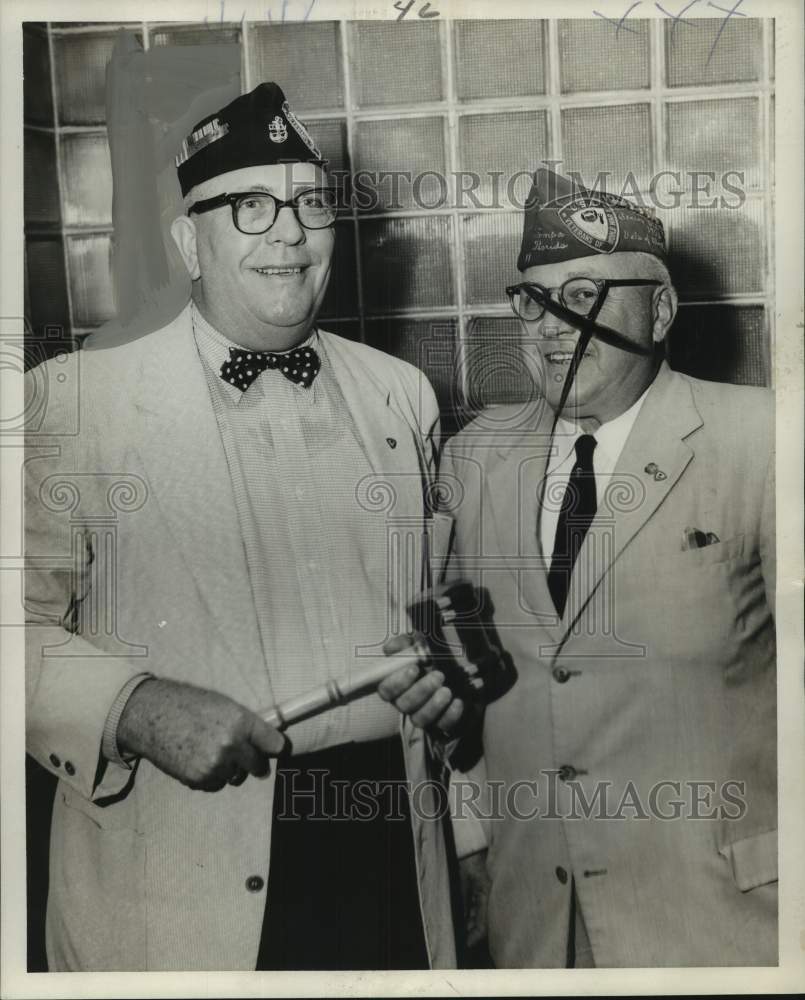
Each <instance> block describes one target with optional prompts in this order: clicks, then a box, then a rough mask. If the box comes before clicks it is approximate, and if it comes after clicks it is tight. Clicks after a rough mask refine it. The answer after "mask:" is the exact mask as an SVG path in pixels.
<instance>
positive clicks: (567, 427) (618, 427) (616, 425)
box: [550, 385, 651, 472]
mask: <svg viewBox="0 0 805 1000" xmlns="http://www.w3.org/2000/svg"><path fill="white" fill-rule="evenodd" d="M650 388H651V385H649V386H647V388H646V389H645V391H644V392H643V394H642V395H641V396H640V397H639V398H638V399H636V400H635V401H634V403H632V405H631V406H630V407H629V409H628V410H624V411H623V413H620V414H618V416H617V417H614V418H613V419H612V420H608V421H607V422H606V423H604V424H601V426H600V427H599V428H598V429H597V430H596V431H594V432H593V436H594V437H595V440H596V442H597V445H596V449H595V459H594V461H595V465H596V469H604V468H606V469H607V470H608V471H610V472H611V471H613V470H614V469H615V466H616V464H617V462H618V459H619V458H620V456H621V452H622V451H623V448H624V445H625V444H626V440H627V438H628V437H629V434H630V433H631V430H632V427H634V423H635V421H636V420H637V416H638V414H639V413H640V409H641V407H642V406H643V403H644V402H645V399H646V396H647V395H648V391H649V389H650ZM583 433H584V431H583V430H582V429H581V427H579V425H578V424H576V423H573V421H572V420H565V419H564V418H563V417H560V418H559V419H558V420H557V421H556V428H555V430H554V432H553V446H554V449H555V451H554V453H553V457H552V458H551V461H550V468H551V470H553V469H558V468H559V466H561V465H564V463H565V462H566V461H567V460H568V458H569V457H570V455H571V453H572V452H573V449H574V447H575V445H576V441H577V440H578V439H579V438H580V437H581V436H582V434H583Z"/></svg>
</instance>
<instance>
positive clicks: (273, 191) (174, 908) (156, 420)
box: [26, 83, 455, 970]
mask: <svg viewBox="0 0 805 1000" xmlns="http://www.w3.org/2000/svg"><path fill="white" fill-rule="evenodd" d="M177 162H178V172H179V181H180V183H181V188H182V194H183V196H184V199H185V214H184V215H182V216H181V217H180V218H178V219H177V220H176V221H175V223H174V225H173V230H172V231H173V235H174V238H175V241H176V244H177V246H178V248H179V250H180V252H181V255H182V257H183V259H184V261H185V264H186V266H187V270H188V272H189V274H190V277H191V278H192V301H191V302H190V303H189V304H188V305H187V307H186V308H185V309H184V310H183V311H182V313H181V314H180V315H179V316H178V317H177V318H176V319H175V320H174V321H173V322H172V323H171V324H170V325H168V326H167V327H165V328H164V329H161V330H158V331H156V332H154V333H152V334H150V335H148V336H145V337H141V338H139V339H137V340H133V341H131V342H129V343H127V344H123V345H118V346H116V347H114V348H111V349H104V345H103V343H102V342H101V343H99V344H98V345H97V346H96V345H95V344H94V343H93V341H92V338H90V340H89V341H88V343H87V344H86V346H85V348H84V349H83V350H82V351H81V352H79V353H78V354H73V355H70V356H69V357H67V358H66V359H64V360H65V363H64V364H63V365H61V367H60V368H59V369H58V372H59V377H58V379H57V378H56V372H55V362H54V363H51V365H50V366H49V367H48V368H47V369H45V370H44V375H43V372H42V371H39V372H38V373H37V372H34V373H32V374H31V376H30V379H31V384H32V386H34V388H35V387H36V384H37V379H38V378H39V379H40V380H41V378H42V377H46V378H47V379H48V385H49V386H51V388H52V390H53V391H52V393H51V395H50V396H49V398H48V400H47V411H46V415H45V419H44V423H43V425H42V426H41V427H40V428H37V429H36V430H35V431H34V432H33V433H32V436H31V440H30V444H31V452H30V458H29V461H28V464H27V473H28V482H27V487H28V494H27V509H26V526H27V537H28V541H27V551H28V555H29V556H30V557H31V564H30V565H31V569H30V571H29V572H28V574H27V581H26V583H27V608H28V612H29V616H28V617H29V626H28V633H29V643H30V644H29V648H28V681H29V683H28V693H29V699H28V748H29V752H30V753H32V754H33V755H34V756H35V757H36V759H37V760H38V761H39V762H40V763H41V764H42V765H43V766H44V767H46V768H47V769H48V770H49V771H50V772H51V773H53V774H55V775H57V776H58V778H59V785H58V792H57V796H56V803H55V810H54V818H53V831H52V840H51V869H50V895H49V900H48V917H47V942H48V957H49V963H50V968H51V969H52V970H102V969H106V970H138V969H139V970H156V969H162V970H164V969H174V970H176V969H178V970H182V969H225V970H229V969H241V970H249V969H255V968H257V969H384V968H427V967H428V966H429V965H432V966H435V967H450V966H453V965H454V964H455V943H454V937H453V929H452V916H451V902H450V895H449V886H448V874H447V873H448V864H447V859H446V856H445V845H444V841H443V839H442V835H441V828H440V826H439V825H438V824H434V823H432V822H431V823H425V822H422V821H421V820H420V819H419V818H418V817H417V816H416V815H412V810H411V809H410V808H409V803H408V798H407V797H406V796H405V795H400V794H398V793H399V791H400V788H401V787H402V785H403V782H404V781H405V779H406V777H407V778H409V779H410V780H411V781H412V782H417V781H424V780H425V779H426V778H427V771H426V763H427V762H426V747H425V740H424V739H423V736H422V733H421V732H420V731H419V730H417V729H415V728H414V727H413V726H412V725H410V724H408V723H406V724H405V726H404V727H403V731H402V737H403V738H401V730H400V718H399V715H398V713H397V712H396V711H395V710H394V708H392V706H390V705H388V704H386V703H385V702H384V701H382V700H381V699H380V698H378V697H377V695H376V694H374V693H368V694H367V695H366V696H365V697H362V698H360V699H358V700H356V701H354V702H352V703H351V704H349V705H343V706H340V707H338V708H335V709H333V710H332V711H330V712H328V713H327V714H325V715H321V716H318V717H316V718H311V719H308V720H306V721H304V722H301V723H300V724H299V725H296V726H293V727H292V728H291V729H290V730H289V732H288V736H287V741H286V737H285V736H283V734H281V733H279V732H278V731H277V730H276V729H275V728H273V727H272V726H270V725H268V724H267V722H266V721H264V720H263V718H262V717H261V711H260V710H265V709H268V708H269V707H270V706H273V705H276V704H279V703H282V702H284V701H286V700H287V699H290V698H294V697H296V696H299V695H302V694H305V693H306V692H308V691H310V690H311V689H313V688H316V687H318V686H321V685H325V684H327V683H328V682H330V681H331V680H332V679H333V678H337V677H342V676H343V675H345V674H353V673H354V672H356V671H359V670H361V669H362V668H364V667H365V666H366V665H367V664H370V663H371V662H372V660H373V658H377V657H378V656H382V655H383V652H382V648H383V644H384V642H385V641H386V640H387V639H388V638H389V637H390V636H391V635H394V634H395V633H396V632H398V631H399V630H400V624H399V623H400V622H402V623H403V624H402V629H403V631H404V630H405V621H406V619H405V606H406V602H407V600H408V599H409V598H410V597H411V596H413V594H409V593H406V592H405V590H404V586H405V585H408V581H413V589H414V590H415V591H417V590H418V589H419V588H420V587H421V586H422V584H423V582H424V581H426V579H427V574H428V567H427V565H426V558H425V553H424V551H423V550H422V547H421V541H422V538H423V534H424V529H425V519H426V510H425V507H424V500H423V496H424V493H425V491H426V489H427V487H428V485H429V484H430V481H431V477H432V472H433V461H434V451H435V448H436V445H437V436H438V410H437V406H436V401H435V398H434V395H433V391H432V389H431V387H430V385H429V383H428V382H427V380H426V379H425V377H424V376H423V375H422V374H421V373H420V372H419V371H418V370H416V369H415V368H413V367H411V366H410V365H407V364H406V363H404V362H402V361H400V360H397V359H394V358H392V357H389V356H388V355H385V354H382V353H380V352H378V351H375V350H373V349H371V348H369V347H367V346H364V345H362V344H356V343H352V342H350V341H347V340H344V339H342V338H340V337H337V336H334V335H333V334H330V333H327V332H326V331H324V330H321V329H320V328H319V327H318V326H317V325H316V316H317V313H318V311H319V309H320V307H321V304H322V299H323V297H324V294H325V291H326V288H327V282H328V279H329V276H330V270H331V264H332V259H333V252H334V244H335V237H334V223H335V219H336V202H335V193H334V192H333V191H332V190H331V189H330V188H329V187H328V178H327V173H326V170H325V167H324V162H323V160H322V158H321V154H320V153H319V151H318V150H317V149H316V147H315V145H314V143H313V140H312V139H311V137H310V136H309V134H308V133H307V131H306V129H305V128H304V126H303V125H302V124H301V123H300V122H299V121H298V120H297V119H296V117H295V116H294V115H293V113H292V111H291V110H290V108H289V107H288V104H287V102H286V101H285V98H284V95H283V93H282V91H281V90H280V88H279V87H278V86H277V85H276V84H273V83H264V84H261V85H260V86H259V87H257V88H256V90H254V91H253V92H252V93H250V94H247V95H244V96H242V97H239V98H238V99H237V100H235V101H234V102H233V103H232V104H230V105H228V106H227V107H225V108H223V109H221V110H220V111H219V112H217V113H216V114H214V115H211V116H208V117H207V118H205V119H204V120H203V121H201V122H199V123H198V125H197V126H196V127H195V128H194V129H193V131H192V133H191V134H190V135H189V136H188V138H187V140H186V141H185V143H184V145H183V148H182V151H181V153H180V154H179V157H178V160H177ZM64 372H66V373H67V376H68V378H67V382H66V384H65V385H64V387H63V388H62V383H64V381H65V380H64V377H63V373H64ZM79 377H80V390H81V391H80V407H81V409H80V424H79V431H78V433H77V434H75V435H71V434H70V433H68V432H67V431H66V428H67V427H68V426H69V417H68V414H69V412H70V405H71V401H72V400H73V398H74V397H73V396H72V395H71V393H70V392H69V391H68V389H69V386H70V385H75V384H77V380H78V379H79ZM54 443H55V444H58V447H57V448H54V447H53V445H54ZM40 446H42V447H41V448H40ZM117 480H119V481H120V482H119V484H118V486H119V487H120V488H122V489H123V490H124V493H125V491H126V490H128V491H129V493H125V495H126V496H128V497H129V500H126V499H125V497H123V496H120V499H121V505H119V506H114V504H115V501H116V498H118V495H119V494H118V492H116V490H117V489H118V487H116V486H115V485H114V483H115V482H116V481H117ZM56 484H62V486H61V487H59V489H61V490H64V489H71V488H72V489H75V491H76V495H79V494H80V497H81V501H80V502H81V512H82V515H83V513H84V512H86V514H87V516H88V520H86V521H85V520H84V519H83V516H82V517H78V516H76V517H73V513H74V510H75V509H74V508H71V509H68V507H69V504H68V505H67V507H65V505H64V504H63V503H61V502H60V501H59V497H62V499H63V497H64V494H63V492H62V493H58V490H57V494H58V495H56V494H54V493H53V492H52V490H55V489H56ZM64 484H71V485H69V486H68V485H64ZM389 484H391V487H393V489H392V492H393V499H394V508H393V512H392V513H393V517H394V518H395V519H398V520H397V521H396V522H395V523H398V524H402V525H404V526H405V527H404V528H403V529H401V530H403V531H404V532H406V534H405V538H404V539H403V543H404V547H405V551H406V552H407V554H408V558H409V562H408V563H406V564H405V565H404V566H397V565H395V564H394V563H393V562H392V561H391V560H390V558H389V556H388V553H389V551H390V549H391V548H393V545H392V540H390V536H389V524H390V522H389V508H388V505H386V504H381V505H378V504H377V502H376V499H375V498H376V495H377V490H378V489H379V490H381V492H382V491H386V492H387V491H388V490H389V488H390V486H389ZM383 495H384V496H385V495H386V493H385V492H384V494H383ZM110 505H112V510H113V511H114V512H116V513H115V518H114V519H115V520H116V523H115V528H114V531H115V538H114V546H115V548H114V552H113V553H112V554H110V552H109V551H108V550H107V549H104V548H103V545H104V541H103V538H101V537H99V535H98V531H97V528H96V525H95V522H93V516H97V515H98V513H100V515H104V513H106V514H107V515H108V513H109V509H110ZM39 557H41V558H39ZM401 581H405V583H403V582H401ZM110 595H111V596H110ZM98 622H101V623H103V627H100V628H99V627H97V626H98ZM440 676H441V675H439V674H434V675H432V680H431V683H432V684H434V686H435V687H438V686H439V684H438V682H439V680H440ZM434 679H435V681H434ZM445 696H447V697H448V700H449V695H448V692H447V691H446V690H443V692H442V696H441V697H442V698H444V697H445ZM280 753H282V756H281V757H280V758H279V759H278V760H277V761H276V763H274V764H271V759H272V758H274V757H277V755H278V754H280ZM250 776H254V777H250ZM257 778H266V780H256V779H257ZM358 785H361V788H362V792H363V798H362V801H361V802H360V803H357V802H356V801H355V797H354V796H353V795H352V792H353V791H354V790H355V788H356V786H358ZM208 792H214V794H206V793H208ZM412 824H413V826H414V829H413V830H412V828H411V827H412Z"/></svg>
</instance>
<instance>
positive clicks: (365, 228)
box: [360, 216, 454, 313]
mask: <svg viewBox="0 0 805 1000" xmlns="http://www.w3.org/2000/svg"><path fill="white" fill-rule="evenodd" d="M451 237H452V233H451V228H450V219H449V218H447V217H445V216H431V217H429V218H419V219H367V220H366V221H364V222H361V224H360V241H361V267H362V269H363V296H364V304H365V307H366V310H367V311H368V312H375V313H377V312H386V311H387V310H388V311H390V310H397V309H427V308H433V307H435V306H450V305H453V303H454V292H453V276H452V273H451V268H450V249H449V247H450V242H451Z"/></svg>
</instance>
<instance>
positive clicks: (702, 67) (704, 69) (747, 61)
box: [665, 4, 763, 87]
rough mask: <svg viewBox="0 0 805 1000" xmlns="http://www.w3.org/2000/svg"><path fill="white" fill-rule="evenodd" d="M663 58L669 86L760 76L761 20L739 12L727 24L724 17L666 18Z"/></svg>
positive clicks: (752, 78) (729, 81)
mask: <svg viewBox="0 0 805 1000" xmlns="http://www.w3.org/2000/svg"><path fill="white" fill-rule="evenodd" d="M723 6H727V5H726V4H725V5H723ZM722 27H723V30H721V29H722ZM719 32H721V33H720V37H719ZM717 37H718V40H717V41H716V38H717ZM714 46H715V47H714ZM665 62H666V66H667V73H668V86H669V87H695V86H696V85H698V84H702V83H739V82H741V81H744V80H759V79H760V75H761V68H762V65H763V33H762V21H760V20H759V19H758V18H753V17H738V16H735V17H730V18H729V19H728V21H727V23H726V24H725V23H724V18H723V17H713V18H709V17H708V18H704V17H703V18H695V19H694V20H693V21H692V23H691V24H672V23H671V22H670V21H666V22H665Z"/></svg>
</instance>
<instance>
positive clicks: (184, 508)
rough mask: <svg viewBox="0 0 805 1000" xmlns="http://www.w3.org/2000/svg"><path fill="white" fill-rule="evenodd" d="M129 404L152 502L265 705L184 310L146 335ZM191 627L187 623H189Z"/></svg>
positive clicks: (239, 561) (241, 554)
mask: <svg viewBox="0 0 805 1000" xmlns="http://www.w3.org/2000/svg"><path fill="white" fill-rule="evenodd" d="M145 339H146V340H147V344H145V343H144V348H145V350H143V354H142V362H141V367H140V371H139V373H138V377H139V393H138V396H137V398H136V400H135V405H136V406H137V408H138V409H139V410H140V411H141V414H142V418H143V420H142V425H141V433H140V441H139V448H140V450H141V452H142V458H143V461H144V463H145V465H146V467H147V469H148V479H149V482H150V484H151V487H152V491H153V496H152V499H153V501H154V502H155V503H156V504H158V505H159V507H160V508H161V510H162V513H163V514H164V516H165V520H166V522H167V523H168V526H169V529H170V532H171V534H172V536H173V538H174V539H175V541H176V544H177V546H178V548H179V550H180V551H181V553H182V555H183V557H184V562H185V564H186V566H187V568H188V570H189V572H190V574H191V575H192V577H193V579H194V581H195V585H196V589H197V591H198V595H199V598H200V600H201V603H202V605H203V607H204V608H205V611H206V613H207V615H208V616H209V618H210V619H211V620H212V621H213V622H214V623H215V624H216V625H217V627H218V628H219V629H220V631H221V633H222V635H223V637H224V638H225V640H226V641H227V643H228V645H229V646H230V648H231V650H232V654H233V655H232V660H233V665H234V667H235V668H239V669H240V670H241V672H242V674H243V678H244V680H245V681H246V683H247V685H248V687H249V688H250V690H251V692H252V694H253V696H254V698H255V704H263V703H267V701H268V698H269V690H268V686H267V685H268V678H267V675H266V677H265V681H264V682H263V679H262V678H263V674H265V671H261V670H260V669H254V670H252V671H248V670H247V669H245V664H248V663H251V664H253V665H259V664H260V663H261V662H262V655H261V650H262V646H261V642H260V633H259V628H258V621H257V612H256V609H255V606H254V597H253V594H252V589H251V585H250V583H249V572H248V566H247V562H246V553H245V549H244V543H243V537H242V533H241V528H240V522H239V520H238V513H237V507H236V504H235V497H234V493H233V490H232V481H231V477H230V474H229V468H228V465H227V459H226V453H225V451H224V447H223V443H222V441H221V435H220V432H219V428H218V422H217V420H216V418H215V414H214V411H213V407H212V401H211V399H210V394H209V389H208V386H207V381H206V377H205V375H204V370H203V367H202V364H201V361H200V358H199V356H198V351H197V349H196V345H195V340H194V338H193V332H192V323H191V318H190V310H189V307H188V308H187V309H185V310H184V312H182V313H181V314H180V315H179V316H178V317H177V319H176V320H174V322H173V323H172V324H170V326H168V327H166V328H165V329H163V330H160V331H158V332H157V333H155V334H152V335H150V336H149V337H147V338H145ZM188 626H189V627H190V628H192V623H188Z"/></svg>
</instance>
